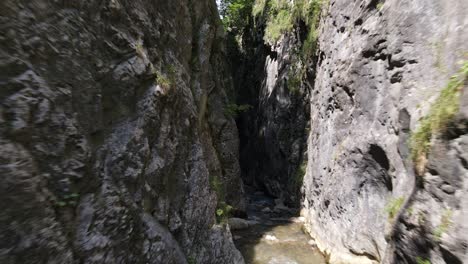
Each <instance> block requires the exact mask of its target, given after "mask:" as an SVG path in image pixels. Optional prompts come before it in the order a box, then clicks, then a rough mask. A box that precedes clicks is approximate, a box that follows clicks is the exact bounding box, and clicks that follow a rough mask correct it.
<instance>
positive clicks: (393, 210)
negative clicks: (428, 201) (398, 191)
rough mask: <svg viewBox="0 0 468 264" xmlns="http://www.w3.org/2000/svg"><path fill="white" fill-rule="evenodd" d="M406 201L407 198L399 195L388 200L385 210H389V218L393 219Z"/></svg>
mask: <svg viewBox="0 0 468 264" xmlns="http://www.w3.org/2000/svg"><path fill="white" fill-rule="evenodd" d="M404 201H405V198H403V197H399V198H393V199H391V200H390V201H389V202H388V204H387V206H386V207H385V212H387V214H388V218H389V220H393V219H394V218H395V217H396V216H397V214H398V212H399V211H400V209H401V206H402V205H403V203H404Z"/></svg>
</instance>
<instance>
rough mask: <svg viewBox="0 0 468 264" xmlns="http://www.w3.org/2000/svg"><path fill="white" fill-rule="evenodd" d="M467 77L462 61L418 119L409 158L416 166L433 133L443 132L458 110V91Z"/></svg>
mask: <svg viewBox="0 0 468 264" xmlns="http://www.w3.org/2000/svg"><path fill="white" fill-rule="evenodd" d="M467 79H468V62H464V64H463V66H462V68H461V70H460V72H459V73H458V74H457V75H454V76H452V77H451V78H450V80H449V83H448V84H447V87H445V88H444V89H443V90H442V91H441V92H440V95H439V98H437V100H436V101H435V103H434V104H433V105H432V107H431V109H430V111H429V114H428V115H427V116H426V117H424V118H423V119H422V120H421V121H420V125H419V127H418V129H417V130H416V131H415V132H414V133H412V134H411V138H410V148H411V158H412V159H413V162H414V163H415V165H416V167H421V166H420V165H421V163H422V162H423V161H424V160H425V158H426V156H427V154H428V153H429V150H430V148H431V138H432V136H433V135H435V134H438V133H443V132H444V131H445V130H446V129H447V127H448V125H449V124H450V122H451V121H452V120H453V118H454V117H455V114H456V113H457V112H458V110H459V104H460V102H459V100H460V99H459V98H460V91H461V88H462V86H463V84H464V83H465V81H466V80H467Z"/></svg>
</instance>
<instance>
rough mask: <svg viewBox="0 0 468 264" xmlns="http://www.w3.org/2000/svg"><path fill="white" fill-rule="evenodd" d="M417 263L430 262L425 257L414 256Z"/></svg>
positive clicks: (426, 263)
mask: <svg viewBox="0 0 468 264" xmlns="http://www.w3.org/2000/svg"><path fill="white" fill-rule="evenodd" d="M416 263H417V264H431V262H430V261H429V260H427V259H425V258H421V257H417V258H416Z"/></svg>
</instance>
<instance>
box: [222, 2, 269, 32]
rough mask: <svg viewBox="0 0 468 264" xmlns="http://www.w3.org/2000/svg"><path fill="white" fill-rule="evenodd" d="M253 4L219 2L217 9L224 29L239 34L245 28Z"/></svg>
mask: <svg viewBox="0 0 468 264" xmlns="http://www.w3.org/2000/svg"><path fill="white" fill-rule="evenodd" d="M265 1H266V0H265ZM253 4H254V0H223V1H221V3H220V7H219V9H220V14H221V16H222V18H223V24H224V27H225V28H226V29H227V30H228V31H230V30H233V31H235V32H239V31H241V30H242V29H243V28H245V27H246V26H247V25H248V23H249V19H250V18H251V13H252V7H253ZM257 8H258V7H257Z"/></svg>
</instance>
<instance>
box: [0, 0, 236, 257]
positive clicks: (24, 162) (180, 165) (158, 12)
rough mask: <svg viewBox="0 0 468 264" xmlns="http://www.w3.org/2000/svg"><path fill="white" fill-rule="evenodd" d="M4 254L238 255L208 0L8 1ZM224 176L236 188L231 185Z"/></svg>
mask: <svg viewBox="0 0 468 264" xmlns="http://www.w3.org/2000/svg"><path fill="white" fill-rule="evenodd" d="M0 24H1V29H2V30H1V31H2V33H1V36H0V69H1V73H0V76H1V77H0V84H1V88H0V102H1V105H0V123H1V126H0V145H1V146H0V174H1V175H2V179H1V180H0V204H1V208H2V213H1V214H0V225H1V226H2V227H1V235H2V236H1V237H2V239H1V240H2V242H1V246H0V262H1V263H191V264H192V263H243V260H242V257H241V256H240V253H239V252H238V251H237V250H236V249H235V247H234V245H233V243H232V239H231V235H230V232H229V230H228V229H226V227H222V226H218V225H215V224H216V219H215V210H216V208H217V207H222V208H223V207H225V206H226V205H227V204H229V205H231V206H233V207H234V208H237V209H239V210H243V208H244V206H245V205H244V202H243V187H242V183H241V180H240V177H239V175H240V169H239V163H238V144H239V142H238V135H237V129H236V125H235V122H234V120H233V119H232V117H230V116H227V115H225V114H224V111H223V110H222V109H223V108H225V106H226V104H227V102H228V99H227V94H228V92H230V91H231V92H232V82H231V81H232V80H231V78H230V73H229V71H228V70H227V69H226V66H225V62H226V60H225V57H224V56H225V54H224V48H223V44H222V43H223V41H222V40H223V28H222V25H221V23H220V20H219V17H218V12H217V9H216V4H215V1H214V0H213V1H212V0H197V1H190V0H180V1H166V0H153V1H147V0H138V1H134V0H131V1H130V0H128V1H127V0H105V1H45V0H35V1H10V0H5V1H2V2H1V3H0ZM226 186H229V188H226Z"/></svg>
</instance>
